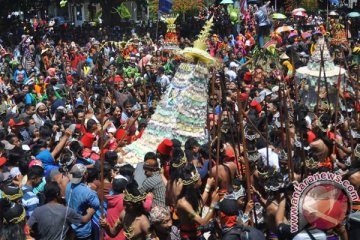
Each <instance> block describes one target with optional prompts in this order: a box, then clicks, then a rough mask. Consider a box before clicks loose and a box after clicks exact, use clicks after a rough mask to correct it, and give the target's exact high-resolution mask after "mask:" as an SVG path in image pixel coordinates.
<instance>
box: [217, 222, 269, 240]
mask: <svg viewBox="0 0 360 240" xmlns="http://www.w3.org/2000/svg"><path fill="white" fill-rule="evenodd" d="M239 239H240V240H265V237H264V234H263V233H262V232H261V231H259V230H258V229H256V228H253V227H247V226H246V227H245V226H240V225H237V226H235V227H233V228H231V229H230V230H229V231H227V232H226V233H225V234H223V236H222V240H239Z"/></svg>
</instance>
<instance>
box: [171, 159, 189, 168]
mask: <svg viewBox="0 0 360 240" xmlns="http://www.w3.org/2000/svg"><path fill="white" fill-rule="evenodd" d="M186 163H187V161H186V158H185V157H183V158H181V159H180V162H179V163H175V162H174V163H172V164H171V166H172V167H174V168H179V167H181V166H183V165H186Z"/></svg>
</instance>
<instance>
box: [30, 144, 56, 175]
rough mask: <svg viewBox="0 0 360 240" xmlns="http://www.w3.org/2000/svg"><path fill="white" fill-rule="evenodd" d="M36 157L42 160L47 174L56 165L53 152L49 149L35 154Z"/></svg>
mask: <svg viewBox="0 0 360 240" xmlns="http://www.w3.org/2000/svg"><path fill="white" fill-rule="evenodd" d="M35 158H36V159H38V160H40V161H41V162H42V164H43V167H44V169H45V176H48V175H49V173H50V171H51V170H52V169H54V168H56V167H58V166H57V165H56V164H55V160H54V158H53V156H52V155H51V152H50V151H49V150H47V149H45V150H42V151H41V152H40V153H39V154H38V155H36V156H35Z"/></svg>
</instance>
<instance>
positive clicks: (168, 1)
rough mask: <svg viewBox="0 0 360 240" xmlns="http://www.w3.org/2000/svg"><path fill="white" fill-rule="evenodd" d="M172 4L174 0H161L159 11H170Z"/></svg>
mask: <svg viewBox="0 0 360 240" xmlns="http://www.w3.org/2000/svg"><path fill="white" fill-rule="evenodd" d="M172 5H173V3H172V0H159V13H170V12H171V8H172Z"/></svg>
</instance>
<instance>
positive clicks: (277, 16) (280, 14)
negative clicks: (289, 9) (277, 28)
mask: <svg viewBox="0 0 360 240" xmlns="http://www.w3.org/2000/svg"><path fill="white" fill-rule="evenodd" d="M271 17H272V18H273V19H286V18H287V17H286V16H285V15H284V14H282V13H274V14H273V15H272V16H271Z"/></svg>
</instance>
